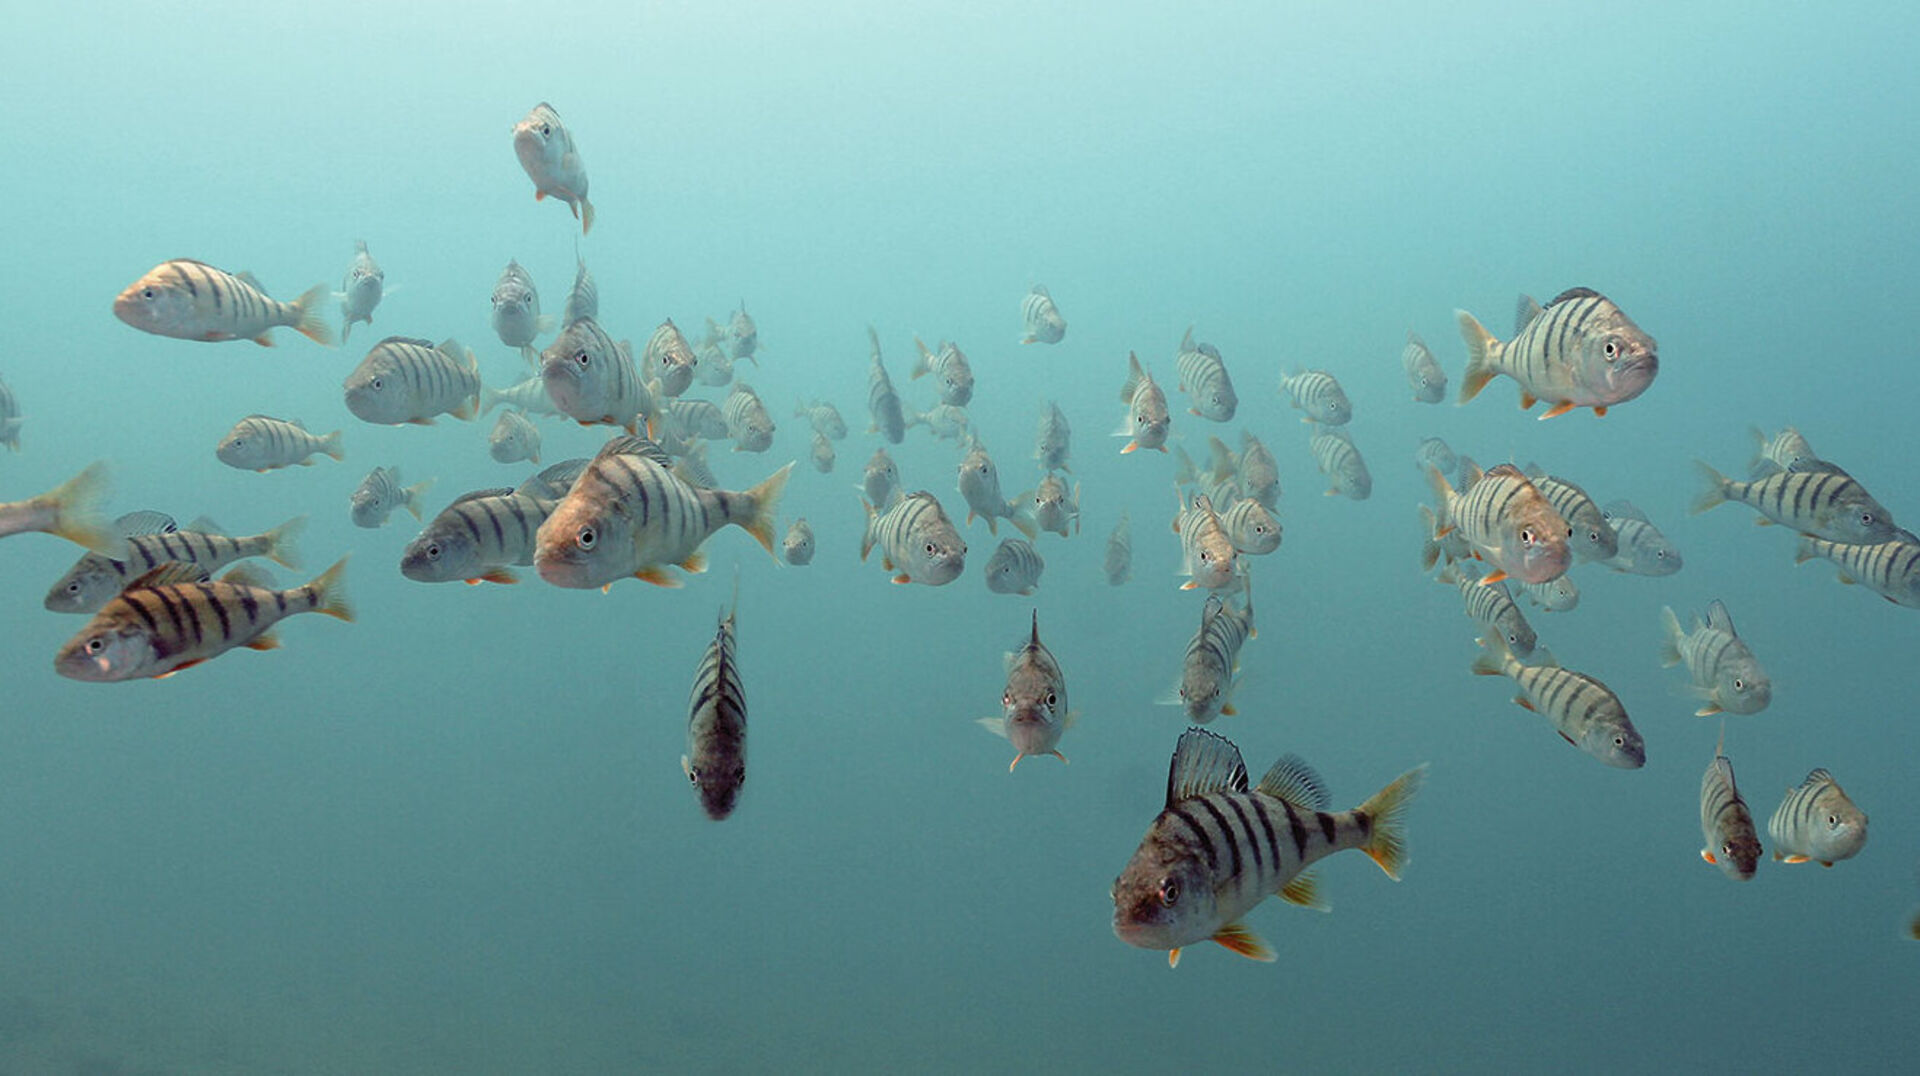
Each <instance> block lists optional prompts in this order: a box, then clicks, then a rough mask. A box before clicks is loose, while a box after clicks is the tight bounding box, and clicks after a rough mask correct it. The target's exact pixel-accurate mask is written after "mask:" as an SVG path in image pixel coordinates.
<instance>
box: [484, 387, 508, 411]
mask: <svg viewBox="0 0 1920 1076" xmlns="http://www.w3.org/2000/svg"><path fill="white" fill-rule="evenodd" d="M506 402H507V394H506V393H504V392H501V391H500V390H499V389H490V388H487V387H485V386H482V387H481V389H480V413H481V414H483V415H484V414H486V413H487V412H489V411H491V410H493V409H494V408H496V407H498V406H500V405H501V404H503V403H506Z"/></svg>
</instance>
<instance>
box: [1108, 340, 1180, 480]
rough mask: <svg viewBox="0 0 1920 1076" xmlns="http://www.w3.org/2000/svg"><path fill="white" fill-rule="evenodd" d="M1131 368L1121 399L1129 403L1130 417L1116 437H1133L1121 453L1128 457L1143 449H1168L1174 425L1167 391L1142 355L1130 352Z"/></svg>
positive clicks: (1128, 365) (1121, 390) (1122, 387)
mask: <svg viewBox="0 0 1920 1076" xmlns="http://www.w3.org/2000/svg"><path fill="white" fill-rule="evenodd" d="M1127 368H1128V369H1127V380H1126V383H1125V384H1123V385H1121V386H1120V402H1121V403H1123V404H1126V405H1127V417H1126V419H1125V420H1124V421H1122V422H1121V424H1120V429H1119V430H1117V431H1115V436H1117V437H1126V438H1130V440H1128V441H1127V445H1126V447H1125V448H1122V449H1121V450H1120V454H1121V455H1123V456H1124V455H1126V454H1127V453H1129V452H1132V451H1134V450H1135V449H1141V448H1152V449H1157V450H1159V451H1161V452H1165V451H1166V450H1167V431H1168V429H1169V428H1171V426H1172V425H1173V418H1172V415H1171V414H1170V413H1169V412H1168V410H1167V394H1166V393H1165V392H1162V391H1161V389H1160V386H1159V385H1157V384H1155V383H1154V380H1153V377H1152V375H1150V374H1148V373H1147V370H1146V367H1144V366H1141V365H1140V357H1139V356H1138V355H1135V354H1134V353H1132V352H1128V353H1127Z"/></svg>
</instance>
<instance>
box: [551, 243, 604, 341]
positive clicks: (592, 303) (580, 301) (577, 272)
mask: <svg viewBox="0 0 1920 1076" xmlns="http://www.w3.org/2000/svg"><path fill="white" fill-rule="evenodd" d="M573 260H574V262H575V263H576V265H575V266H574V270H573V290H572V291H569V292H568V293H567V308H566V311H565V312H564V313H562V314H561V316H560V323H561V324H563V325H571V324H573V323H574V322H576V321H579V320H580V319H581V318H598V317H599V316H600V285H598V284H595V283H594V282H593V274H592V273H590V272H588V271H587V260H586V259H585V258H582V257H581V256H580V255H578V254H575V255H574V256H573Z"/></svg>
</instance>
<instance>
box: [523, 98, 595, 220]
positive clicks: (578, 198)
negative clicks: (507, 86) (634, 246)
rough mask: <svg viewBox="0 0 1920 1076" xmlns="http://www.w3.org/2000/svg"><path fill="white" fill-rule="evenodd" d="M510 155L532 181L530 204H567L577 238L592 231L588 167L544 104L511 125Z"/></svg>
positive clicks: (557, 116)
mask: <svg viewBox="0 0 1920 1076" xmlns="http://www.w3.org/2000/svg"><path fill="white" fill-rule="evenodd" d="M513 153H514V156H516V157H518V158H520V167H521V168H524V169H526V172H527V178H528V179H531V180H533V200H534V201H536V202H537V201H539V200H541V199H542V198H545V197H547V196H548V195H552V196H553V197H554V198H556V199H558V200H560V201H562V202H565V203H567V208H568V209H569V210H572V211H573V215H574V218H575V219H576V220H578V221H579V222H580V234H581V235H585V234H587V233H588V232H590V231H592V230H593V203H592V202H589V201H587V166H586V164H585V163H583V162H582V161H581V160H580V151H579V150H578V149H575V148H574V145H573V132H572V131H569V130H567V125H566V124H564V123H561V122H560V113H558V112H555V111H554V110H553V106H552V105H550V104H548V103H546V102H545V101H542V102H540V103H539V104H537V105H535V106H533V108H532V110H531V111H529V112H528V113H527V115H526V118H525V119H523V120H521V121H520V122H519V123H516V124H514V125H513Z"/></svg>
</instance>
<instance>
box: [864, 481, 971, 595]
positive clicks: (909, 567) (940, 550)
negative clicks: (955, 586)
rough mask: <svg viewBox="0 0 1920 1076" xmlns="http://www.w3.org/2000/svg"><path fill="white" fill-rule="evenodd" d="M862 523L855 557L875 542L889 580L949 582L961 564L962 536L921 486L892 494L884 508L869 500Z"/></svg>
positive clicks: (963, 561)
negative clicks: (862, 531) (858, 548)
mask: <svg viewBox="0 0 1920 1076" xmlns="http://www.w3.org/2000/svg"><path fill="white" fill-rule="evenodd" d="M861 503H862V504H864V505H866V508H867V529H866V531H865V533H863V534H862V535H861V536H860V561H861V563H863V564H864V563H866V559H867V555H868V554H869V553H872V552H873V547H874V546H876V545H877V546H879V547H880V566H881V567H883V568H885V569H886V570H887V571H890V572H893V573H895V574H894V576H893V581H894V582H895V583H924V584H926V585H927V586H930V587H937V586H940V585H942V584H945V583H951V582H953V580H954V579H956V578H958V577H959V575H960V573H961V571H963V570H964V569H965V568H966V566H967V542H966V539H964V538H962V537H961V536H960V532H959V530H957V529H956V528H955V527H954V525H953V520H951V519H948V518H947V513H946V511H945V510H944V509H942V508H941V507H940V502H939V500H938V499H936V498H935V497H934V495H933V494H931V493H928V492H927V491H926V490H924V489H923V490H920V491H919V492H917V493H909V494H906V495H905V496H900V497H896V498H895V499H894V501H893V503H892V504H891V505H889V506H888V507H887V508H886V509H885V510H884V511H882V510H880V509H877V508H875V507H874V506H873V504H872V503H871V502H868V501H862V502H861Z"/></svg>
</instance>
